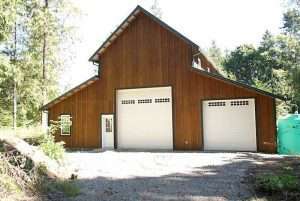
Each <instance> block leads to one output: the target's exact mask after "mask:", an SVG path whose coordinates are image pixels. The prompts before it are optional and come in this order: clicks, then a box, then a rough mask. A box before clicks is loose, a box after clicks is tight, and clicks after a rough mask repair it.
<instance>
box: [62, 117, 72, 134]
mask: <svg viewBox="0 0 300 201" xmlns="http://www.w3.org/2000/svg"><path fill="white" fill-rule="evenodd" d="M71 125H72V120H71V115H69V114H63V115H60V131H61V133H60V134H61V135H71Z"/></svg>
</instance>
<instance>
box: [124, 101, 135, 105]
mask: <svg viewBox="0 0 300 201" xmlns="http://www.w3.org/2000/svg"><path fill="white" fill-rule="evenodd" d="M121 103H122V105H128V104H135V100H122V101H121Z"/></svg>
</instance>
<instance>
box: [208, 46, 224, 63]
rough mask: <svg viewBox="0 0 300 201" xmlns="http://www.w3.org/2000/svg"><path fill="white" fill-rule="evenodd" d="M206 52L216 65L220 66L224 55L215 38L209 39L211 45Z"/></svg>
mask: <svg viewBox="0 0 300 201" xmlns="http://www.w3.org/2000/svg"><path fill="white" fill-rule="evenodd" d="M207 54H208V56H209V58H211V59H212V60H213V62H214V63H215V64H216V65H217V67H221V66H222V62H223V60H224V56H223V53H222V50H221V49H220V48H219V47H218V46H217V43H216V41H215V40H213V41H211V45H210V47H209V48H208V50H207Z"/></svg>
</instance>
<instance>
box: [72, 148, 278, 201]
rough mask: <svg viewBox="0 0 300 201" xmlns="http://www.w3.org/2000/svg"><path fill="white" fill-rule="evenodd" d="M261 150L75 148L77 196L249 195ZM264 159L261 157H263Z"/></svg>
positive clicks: (197, 197) (209, 197)
mask: <svg viewBox="0 0 300 201" xmlns="http://www.w3.org/2000/svg"><path fill="white" fill-rule="evenodd" d="M272 157H279V156H277V155H264V154H256V153H253V154H251V153H203V152H197V153H191V152H190V153H187V152H184V153H180V152H170V153H168V152H166V153H156V152H114V151H106V152H101V153H87V152H73V153H68V154H67V158H68V160H69V161H70V163H71V164H72V165H73V166H74V167H75V168H76V169H77V170H78V180H77V181H76V182H77V184H78V185H79V186H80V188H81V194H80V195H79V196H78V197H76V198H75V199H72V200H80V201H86V200H89V201H93V200H126V201H127V200H201V201H202V200H245V199H246V198H249V197H251V191H250V189H249V188H248V186H247V184H245V182H243V181H244V180H245V177H246V175H247V172H248V169H249V168H251V167H252V168H253V167H255V164H257V163H260V162H261V161H263V160H264V159H265V158H266V159H270V158H272ZM258 158H259V160H258Z"/></svg>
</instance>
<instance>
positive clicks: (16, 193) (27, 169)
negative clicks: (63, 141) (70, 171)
mask: <svg viewBox="0 0 300 201" xmlns="http://www.w3.org/2000/svg"><path fill="white" fill-rule="evenodd" d="M61 193H63V195H62V194H61ZM79 193H80V189H79V188H78V187H77V186H76V185H75V184H74V183H73V181H60V180H53V179H49V178H48V177H47V176H46V174H45V167H44V166H34V165H33V162H32V161H31V160H30V159H28V158H26V157H24V156H23V155H21V154H20V153H19V152H17V151H9V152H4V153H0V196H2V197H1V199H7V200H27V199H28V200H31V199H29V198H31V196H32V195H34V196H37V197H40V196H44V194H52V195H51V196H54V197H55V200H56V198H57V197H58V196H60V197H62V196H67V197H74V196H77V195H78V194H79ZM34 200H35V199H34ZM57 200H62V199H60V198H58V199H57Z"/></svg>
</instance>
